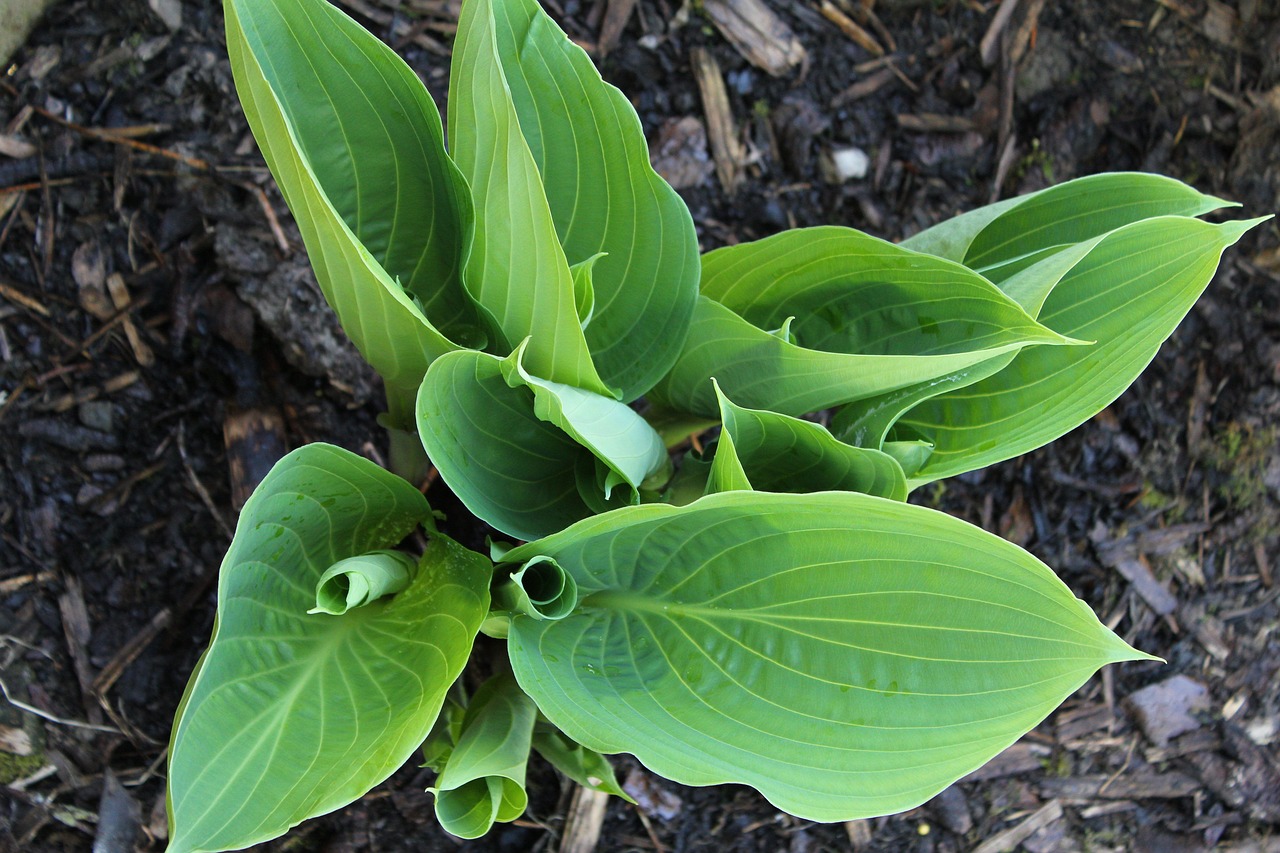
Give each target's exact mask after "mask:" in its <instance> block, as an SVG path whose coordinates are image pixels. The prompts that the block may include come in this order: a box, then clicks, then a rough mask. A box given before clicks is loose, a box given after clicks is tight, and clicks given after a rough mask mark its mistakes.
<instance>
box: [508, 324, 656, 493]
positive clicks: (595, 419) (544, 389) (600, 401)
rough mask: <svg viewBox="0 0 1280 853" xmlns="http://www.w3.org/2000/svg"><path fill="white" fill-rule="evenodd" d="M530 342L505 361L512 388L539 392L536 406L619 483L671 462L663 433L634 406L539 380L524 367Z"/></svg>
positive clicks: (634, 483)
mask: <svg viewBox="0 0 1280 853" xmlns="http://www.w3.org/2000/svg"><path fill="white" fill-rule="evenodd" d="M526 347H527V343H522V344H521V345H520V347H519V348H517V350H516V352H515V353H514V354H513V355H512V356H511V357H510V358H507V359H504V360H503V361H502V363H501V366H502V371H503V376H505V377H506V380H507V384H508V385H510V386H512V387H518V386H520V385H524V386H526V387H528V388H529V390H531V391H533V411H534V414H536V415H537V416H538V417H539V418H540V419H542V420H544V421H547V422H548V423H551V424H555V425H556V426H557V427H559V428H560V429H562V430H564V431H565V432H566V433H567V434H568V435H570V436H571V437H572V438H573V439H574V441H576V442H578V443H579V444H581V445H582V446H583V447H586V448H587V449H588V450H590V451H591V452H592V453H593V454H595V456H596V458H597V459H599V460H600V461H601V462H603V463H605V465H606V466H608V468H609V470H610V471H612V472H614V473H615V474H616V475H617V480H616V484H618V485H620V484H622V483H626V484H627V485H630V486H631V487H632V488H635V489H638V488H640V484H641V483H643V482H644V481H645V480H646V479H647V478H649V477H650V476H651V475H654V474H657V473H659V472H661V471H662V470H663V469H664V468H665V467H666V466H667V462H668V460H667V450H666V447H665V446H664V445H663V443H662V437H661V436H660V435H658V433H657V432H655V431H654V430H653V428H652V427H650V426H649V424H648V423H647V422H646V421H645V420H644V418H642V417H640V416H639V415H638V414H636V413H635V411H634V410H632V409H631V408H630V407H629V406H627V405H625V404H623V403H620V402H618V401H617V400H615V399H613V398H612V397H602V396H600V395H599V394H593V393H591V392H590V391H583V390H582V389H581V388H575V387H573V386H572V385H565V384H563V383H561V382H551V381H548V380H546V379H539V378H538V377H537V376H534V375H533V374H532V373H530V372H529V371H528V370H526V369H525V367H524V360H523V358H522V356H523V355H524V354H525V350H526Z"/></svg>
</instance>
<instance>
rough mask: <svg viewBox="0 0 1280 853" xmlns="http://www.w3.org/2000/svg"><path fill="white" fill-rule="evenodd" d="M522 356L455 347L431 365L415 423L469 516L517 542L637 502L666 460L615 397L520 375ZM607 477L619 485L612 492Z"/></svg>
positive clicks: (641, 423) (645, 429)
mask: <svg viewBox="0 0 1280 853" xmlns="http://www.w3.org/2000/svg"><path fill="white" fill-rule="evenodd" d="M519 357H520V352H519V351H518V352H517V353H513V354H512V355H511V356H509V357H508V358H506V359H500V358H497V357H496V356H492V355H488V354H485V353H479V352H457V353H450V354H449V355H448V356H445V357H443V358H440V359H437V360H436V361H435V362H434V363H433V364H432V365H431V369H430V370H428V371H427V375H426V377H425V378H424V379H423V382H422V389H421V391H420V393H419V395H418V429H419V434H420V436H421V438H422V443H423V446H424V447H425V448H426V451H427V454H428V455H429V456H430V457H431V460H432V461H433V462H434V463H435V465H436V468H437V469H438V470H439V472H440V476H441V477H443V478H444V481H445V482H446V483H448V484H449V487H450V488H451V489H453V491H454V493H455V494H457V495H458V497H459V498H460V499H461V500H462V502H463V503H464V504H466V506H467V508H468V509H469V510H471V512H472V513H474V514H475V515H477V516H479V517H480V518H481V519H483V520H484V521H486V522H488V523H489V524H491V525H493V526H494V527H496V528H497V529H498V530H500V531H502V532H503V533H505V534H507V535H508V536H514V537H517V538H520V539H534V538H537V537H538V536H545V535H546V534H547V533H550V532H552V531H554V530H559V529H561V528H563V527H565V526H566V525H568V524H571V523H573V522H574V521H577V520H578V519H580V518H585V517H587V516H588V515H592V514H593V513H595V512H598V511H600V509H601V508H612V507H614V506H623V505H625V504H627V503H634V502H636V501H638V500H639V496H638V487H639V485H640V483H641V482H643V479H644V477H646V476H647V475H648V473H650V471H651V470H652V466H654V465H658V466H661V465H664V464H665V463H666V459H667V456H666V451H665V449H663V447H662V442H661V440H660V439H659V438H658V437H657V435H656V434H655V433H654V432H653V430H652V429H651V428H650V427H649V426H648V424H646V423H645V422H644V420H643V419H642V418H641V417H640V416H639V415H637V414H636V413H635V412H634V411H633V410H632V409H631V408H630V407H629V406H626V405H625V404H623V403H619V402H617V401H616V400H613V399H612V398H609V397H602V396H600V395H598V394H590V393H589V392H587V391H582V390H581V389H578V388H574V387H572V386H568V385H564V384H562V383H553V382H547V381H545V380H540V379H537V378H536V377H533V376H532V375H531V374H529V373H528V372H522V371H521V369H520V366H519ZM526 379H527V381H528V383H529V384H525V383H526ZM611 474H616V475H617V476H618V477H619V478H620V483H621V484H622V486H623V488H616V489H614V490H613V494H612V495H610V496H608V497H606V492H605V490H606V488H607V486H608V484H609V482H610V477H609V475H611Z"/></svg>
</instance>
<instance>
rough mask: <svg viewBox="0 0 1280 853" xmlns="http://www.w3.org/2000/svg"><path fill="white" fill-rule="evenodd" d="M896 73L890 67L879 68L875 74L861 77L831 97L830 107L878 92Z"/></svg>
mask: <svg viewBox="0 0 1280 853" xmlns="http://www.w3.org/2000/svg"><path fill="white" fill-rule="evenodd" d="M897 76H898V75H897V74H895V73H894V70H893V69H892V68H881V69H880V70H879V71H877V72H876V73H875V74H872V75H871V76H869V77H863V78H862V79H861V80H858V81H857V82H856V83H854V84H853V85H852V86H850V87H849V88H847V89H845V90H844V91H843V92H841V93H840V94H838V95H836V96H835V97H834V98H832V99H831V106H832V108H838V107H843V106H844V105H845V104H851V103H853V102H854V101H860V100H862V99H863V98H866V97H868V96H870V95H874V94H875V93H876V92H879V91H880V90H881V89H883V88H884V87H885V86H887V85H888V84H889V83H891V82H893V80H894V78H896V77H897Z"/></svg>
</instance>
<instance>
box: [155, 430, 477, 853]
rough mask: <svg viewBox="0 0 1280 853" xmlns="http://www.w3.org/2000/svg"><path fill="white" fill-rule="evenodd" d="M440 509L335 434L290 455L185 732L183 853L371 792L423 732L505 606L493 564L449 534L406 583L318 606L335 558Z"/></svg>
mask: <svg viewBox="0 0 1280 853" xmlns="http://www.w3.org/2000/svg"><path fill="white" fill-rule="evenodd" d="M429 514H430V508H429V507H428V506H427V504H426V501H425V500H424V499H423V497H422V495H420V494H419V493H418V492H417V490H416V489H414V488H413V487H412V486H410V485H409V484H408V483H406V482H405V481H403V480H401V479H400V478H398V477H395V476H394V475H392V474H389V473H387V472H386V471H384V470H383V469H381V468H379V467H378V466H376V465H374V464H373V463H372V462H369V461H368V460H366V459H364V458H363V457H359V456H355V455H354V454H351V453H348V452H347V451H344V450H340V449H338V448H336V447H332V446H329V445H322V444H312V445H308V446H306V447H303V448H301V449H299V450H296V451H294V452H293V453H291V454H289V455H288V456H286V457H285V458H284V459H282V460H281V461H280V462H279V463H277V464H276V466H275V467H274V468H273V469H272V470H271V473H270V474H268V475H267V477H266V479H265V480H264V481H263V482H262V485H260V486H259V487H258V489H257V490H256V491H255V492H254V494H253V497H252V498H250V500H249V502H248V503H247V504H246V505H245V508H244V510H243V512H242V514H241V516H240V523H239V525H238V526H237V530H236V537H235V540H234V541H233V542H232V545H231V549H230V550H229V551H228V553H227V556H226V559H225V560H224V561H223V565H222V570H221V573H220V574H219V578H218V619H217V624H216V626H215V628H214V634H213V640H212V642H211V644H210V647H209V650H208V651H207V652H206V653H205V655H204V657H203V658H202V659H201V662H200V665H199V667H198V669H197V670H196V673H195V674H194V675H193V676H192V678H191V681H190V683H189V684H188V686H187V692H186V695H185V696H184V697H183V701H182V705H181V707H180V708H179V710H178V715H177V720H176V723H175V726H174V732H173V739H172V741H171V744H170V758H169V815H170V846H169V849H170V850H172V851H175V853H177V851H201V850H227V849H233V848H240V847H245V846H248V845H250V844H254V843H257V842H260V841H264V840H266V839H269V838H274V837H276V836H278V835H280V834H282V833H284V832H285V831H286V830H288V829H289V828H290V827H292V826H295V825H296V824H298V823H300V822H302V821H303V820H305V819H307V818H309V817H314V816H316V815H320V814H324V813H326V812H330V811H332V810H334V809H336V808H338V807H340V806H343V805H346V804H347V803H349V802H351V801H353V800H355V799H357V798H358V797H360V796H362V795H363V794H364V793H365V792H366V791H368V790H369V789H370V788H372V787H373V786H374V785H376V784H378V783H379V782H381V781H382V780H383V779H385V778H387V777H388V776H390V775H391V773H392V772H394V771H395V770H396V769H397V768H398V767H399V766H400V765H401V764H403V763H404V761H405V760H406V759H407V758H408V757H409V755H410V754H411V753H412V752H413V750H414V749H416V748H417V746H418V745H419V744H420V743H422V741H423V739H424V738H425V737H426V736H427V733H428V732H429V731H430V730H431V727H432V724H433V723H434V722H435V719H436V715H437V714H438V712H439V710H440V705H441V703H442V702H443V700H444V696H445V691H446V690H447V689H448V687H449V685H450V684H451V683H453V681H454V680H455V679H456V678H457V677H458V674H459V673H460V672H461V671H462V667H463V665H464V664H465V663H466V660H467V657H468V655H469V654H470V652H471V644H472V641H473V639H474V637H475V634H476V632H477V630H478V629H479V626H480V621H481V619H482V618H483V617H484V614H485V612H486V611H487V609H488V604H489V581H490V576H491V565H490V564H489V561H488V560H487V559H485V558H484V557H482V556H481V555H478V554H474V553H473V552H471V551H468V550H466V549H465V548H463V547H462V546H460V545H457V544H456V543H454V542H452V541H450V540H448V539H447V538H444V537H441V536H437V537H433V538H432V540H431V543H430V545H429V546H428V548H427V552H426V554H425V555H424V556H423V558H422V560H421V561H420V562H419V564H418V566H417V568H416V572H415V575H414V577H413V578H412V580H411V581H410V582H409V584H408V586H407V587H405V588H404V590H403V591H401V592H400V593H399V594H397V595H395V596H394V597H392V598H382V599H379V600H377V601H374V602H372V603H369V604H366V605H365V606H362V607H356V608H353V609H351V610H349V611H347V612H346V613H343V614H342V615H340V616H333V615H329V614H325V613H317V614H308V613H307V611H308V609H310V608H311V607H312V606H313V605H314V604H315V602H316V588H317V585H318V584H319V582H320V579H321V577H322V575H323V574H324V572H325V570H326V569H327V568H328V567H329V566H331V565H333V564H335V563H337V562H339V561H341V560H344V559H347V558H350V557H354V556H358V555H361V554H367V553H369V552H372V551H376V550H379V549H384V548H386V547H388V546H390V545H394V544H396V543H398V542H399V541H400V540H401V539H402V538H403V537H404V536H405V535H406V534H408V533H409V532H410V531H411V530H413V529H414V528H415V527H416V526H417V525H418V524H419V523H420V522H421V521H422V520H423V519H424V518H426V517H427V516H428V515H429Z"/></svg>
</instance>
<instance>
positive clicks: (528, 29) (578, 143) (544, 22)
mask: <svg viewBox="0 0 1280 853" xmlns="http://www.w3.org/2000/svg"><path fill="white" fill-rule="evenodd" d="M477 5H480V4H479V3H477ZM484 5H492V7H493V13H494V18H495V20H496V23H497V39H498V55H499V56H500V57H501V59H502V63H503V70H504V72H505V73H506V79H507V82H508V84H509V85H510V89H511V98H512V102H513V104H514V105H515V109H516V113H517V114H518V116H519V119H520V128H521V130H522V131H523V133H524V138H525V140H526V141H527V142H528V144H529V148H530V150H531V151H532V153H533V159H534V161H535V162H536V163H537V164H538V169H539V171H540V173H541V175H542V181H543V185H544V187H545V189H546V197H547V201H548V203H549V204H550V207H551V214H552V216H553V217H554V219H555V225H556V231H557V232H558V234H559V235H560V241H561V244H562V245H563V246H564V251H565V254H566V255H567V256H568V259H569V263H571V264H576V263H579V262H581V261H582V260H584V259H586V258H588V257H590V256H592V255H594V254H596V253H597V252H604V253H605V256H604V257H603V258H601V259H600V262H599V263H598V264H597V265H596V267H595V269H594V271H593V279H594V284H595V291H596V313H595V316H594V317H593V319H592V322H591V325H590V326H588V327H587V330H586V338H587V343H588V344H589V345H590V348H591V355H592V358H593V360H594V362H595V365H596V368H597V369H598V370H599V371H600V375H601V377H603V379H604V381H605V382H606V383H607V384H608V385H611V386H613V387H616V388H619V389H621V391H622V399H623V400H627V401H630V400H633V399H635V398H636V397H639V396H640V395H641V394H643V393H644V392H645V391H646V390H648V388H649V387H650V386H652V385H653V384H654V383H655V382H656V381H657V380H658V378H659V377H661V376H662V374H664V373H666V372H667V370H668V368H670V366H671V364H672V363H673V362H674V361H675V358H676V354H677V353H678V352H679V350H680V345H681V343H682V342H683V340H684V335H685V331H686V330H687V329H688V327H689V321H690V318H691V316H692V312H693V302H694V299H695V298H696V296H697V293H698V240H697V236H696V234H695V233H694V229H693V219H692V218H691V217H690V216H689V211H688V209H687V208H686V207H685V205H684V202H683V201H681V200H680V197H679V196H678V195H676V193H675V191H673V190H672V189H671V187H670V186H668V185H667V183H666V181H664V180H662V178H661V177H659V176H658V175H657V173H656V172H654V170H653V168H652V167H651V166H650V165H649V152H648V148H647V146H646V145H645V140H644V132H643V130H642V128H641V127H640V120H639V119H638V118H637V116H636V112H635V109H634V108H633V107H632V106H631V103H630V101H628V100H627V98H626V96H625V95H623V94H622V93H621V92H619V91H618V90H617V89H615V88H614V87H613V86H610V85H608V84H607V83H604V82H603V81H602V80H601V79H600V74H599V72H597V71H596V69H595V66H594V65H592V63H591V60H590V58H589V57H588V56H587V55H586V53H585V52H583V50H582V49H581V48H580V47H578V46H577V45H575V44H574V43H573V42H571V41H570V40H569V38H568V36H566V35H565V34H564V33H563V32H562V31H561V30H560V28H559V27H558V26H556V24H555V22H553V21H552V20H551V19H550V18H548V17H547V15H546V14H545V13H544V12H543V11H542V9H541V8H540V7H539V5H538V3H537V2H535V0H504V2H492V0H484ZM535 372H536V370H535ZM553 378H558V377H553Z"/></svg>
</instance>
